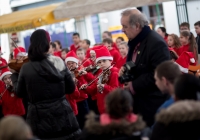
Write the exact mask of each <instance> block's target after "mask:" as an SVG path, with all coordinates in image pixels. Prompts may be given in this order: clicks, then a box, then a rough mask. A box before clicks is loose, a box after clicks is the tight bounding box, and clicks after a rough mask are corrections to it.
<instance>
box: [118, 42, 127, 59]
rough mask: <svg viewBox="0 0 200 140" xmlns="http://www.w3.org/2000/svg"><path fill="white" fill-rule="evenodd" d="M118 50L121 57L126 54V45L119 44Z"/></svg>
mask: <svg viewBox="0 0 200 140" xmlns="http://www.w3.org/2000/svg"><path fill="white" fill-rule="evenodd" d="M119 52H120V54H121V56H122V57H124V56H126V55H127V54H128V47H127V46H125V45H119Z"/></svg>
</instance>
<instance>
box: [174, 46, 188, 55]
mask: <svg viewBox="0 0 200 140" xmlns="http://www.w3.org/2000/svg"><path fill="white" fill-rule="evenodd" d="M189 47H190V45H189V44H187V45H183V46H181V47H180V48H179V49H178V50H177V51H178V52H177V54H178V55H179V56H180V55H181V54H182V53H183V52H188V51H189Z"/></svg>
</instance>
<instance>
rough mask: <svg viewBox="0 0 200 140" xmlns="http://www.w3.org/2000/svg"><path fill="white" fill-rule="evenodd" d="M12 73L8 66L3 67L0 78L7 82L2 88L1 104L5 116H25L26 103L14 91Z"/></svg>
mask: <svg viewBox="0 0 200 140" xmlns="http://www.w3.org/2000/svg"><path fill="white" fill-rule="evenodd" d="M1 63H2V62H1ZM11 74H12V73H11V72H10V71H9V70H8V68H3V69H2V71H1V76H0V80H2V81H3V82H4V84H5V85H3V86H2V87H1V88H0V90H1V91H0V105H1V106H2V113H3V115H4V116H7V115H18V116H23V115H25V109H24V105H23V103H22V99H20V98H18V97H17V96H16V94H15V93H14V90H13V85H12V81H11V79H10V76H11Z"/></svg>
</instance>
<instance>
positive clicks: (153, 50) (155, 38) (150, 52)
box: [129, 31, 170, 127]
mask: <svg viewBox="0 0 200 140" xmlns="http://www.w3.org/2000/svg"><path fill="white" fill-rule="evenodd" d="M130 44H131V43H130ZM130 47H134V46H129V48H130ZM169 59H170V54H169V49H168V47H167V44H166V42H165V40H164V39H163V38H162V37H161V36H160V35H159V34H157V33H156V32H154V31H150V32H149V33H148V34H147V36H146V38H145V39H144V40H143V41H141V42H140V45H139V48H138V53H137V58H136V61H135V64H136V67H135V68H134V73H133V76H134V79H133V80H132V86H133V89H134V91H135V94H134V96H133V98H134V105H133V109H134V113H135V114H141V115H142V117H143V119H144V121H146V123H147V125H148V126H149V127H150V126H151V125H152V124H153V123H154V115H155V113H156V111H157V109H158V108H159V107H160V106H161V105H162V104H163V103H164V101H165V100H166V99H167V95H164V94H162V93H161V92H160V91H159V89H158V88H157V86H156V85H155V79H154V71H155V69H156V67H157V66H158V65H159V64H160V63H162V62H164V61H166V60H169Z"/></svg>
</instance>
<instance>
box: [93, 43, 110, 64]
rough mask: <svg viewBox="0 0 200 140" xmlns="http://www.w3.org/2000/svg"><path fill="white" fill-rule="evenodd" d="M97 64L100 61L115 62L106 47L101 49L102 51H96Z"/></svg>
mask: <svg viewBox="0 0 200 140" xmlns="http://www.w3.org/2000/svg"><path fill="white" fill-rule="evenodd" d="M95 52H96V63H97V62H98V61H99V60H113V57H112V56H111V55H110V52H109V50H108V49H107V48H106V47H101V48H100V49H96V50H95Z"/></svg>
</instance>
